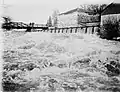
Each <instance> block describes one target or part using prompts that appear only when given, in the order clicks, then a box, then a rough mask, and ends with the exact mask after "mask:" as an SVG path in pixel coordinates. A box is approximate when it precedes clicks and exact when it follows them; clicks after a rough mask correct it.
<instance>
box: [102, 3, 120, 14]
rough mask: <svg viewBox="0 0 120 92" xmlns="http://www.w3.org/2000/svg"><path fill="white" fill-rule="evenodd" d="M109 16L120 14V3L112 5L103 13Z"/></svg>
mask: <svg viewBox="0 0 120 92" xmlns="http://www.w3.org/2000/svg"><path fill="white" fill-rule="evenodd" d="M109 14H120V3H111V4H109V5H108V6H107V7H106V8H105V9H104V11H103V12H102V15H109Z"/></svg>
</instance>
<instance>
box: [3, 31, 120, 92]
mask: <svg viewBox="0 0 120 92" xmlns="http://www.w3.org/2000/svg"><path fill="white" fill-rule="evenodd" d="M3 41H4V43H3V44H4V50H5V51H8V52H5V53H4V55H6V58H5V59H4V62H3V63H5V62H6V61H7V62H8V61H9V62H8V63H9V64H10V65H12V64H13V62H14V63H18V62H21V63H20V65H25V64H29V63H32V65H34V66H35V68H34V69H32V70H28V68H27V66H24V68H25V69H24V70H21V67H20V66H19V67H17V68H18V70H10V71H7V72H8V75H12V74H15V73H18V71H19V70H20V72H21V74H23V75H21V78H22V80H26V82H28V83H27V84H26V85H28V84H29V82H30V83H31V81H32V82H34V83H36V84H39V83H42V82H43V83H46V84H47V83H48V82H46V81H42V78H43V79H44V77H45V76H47V77H49V78H50V79H56V81H57V82H59V81H58V80H60V81H61V82H59V83H58V84H59V86H60V85H62V84H61V83H64V82H65V81H67V83H68V84H69V82H70V83H71V85H72V83H74V81H72V80H75V81H81V82H79V85H80V86H81V88H78V89H82V87H83V88H84V87H86V90H84V91H83V92H92V91H93V92H100V90H99V87H98V86H99V85H101V84H100V83H98V82H97V81H96V80H97V79H99V78H103V79H102V80H104V79H106V78H108V77H107V75H106V73H105V71H106V69H104V68H102V67H104V65H103V63H109V60H110V59H112V60H114V61H116V59H118V61H120V53H119V51H120V42H117V41H108V40H105V39H100V38H99V37H97V36H96V35H88V34H80V33H68V34H67V33H47V32H46V33H45V32H29V33H25V32H19V31H12V32H5V33H4V38H3ZM13 51H15V52H13ZM116 53H117V54H116ZM85 58H88V59H90V61H89V63H86V62H82V64H81V63H76V62H78V61H80V60H82V59H83V60H85ZM10 60H11V61H10ZM99 60H100V61H101V63H98V61H99ZM10 62H11V63H10ZM5 64H6V63H5ZM50 64H53V65H52V66H51V65H50ZM58 66H61V68H60V67H58ZM31 67H33V66H31ZM31 67H30V69H31ZM80 75H81V76H84V77H81V76H80ZM70 76H71V77H70ZM74 77H75V78H77V79H74ZM87 77H89V79H96V80H94V81H93V82H94V83H93V84H90V83H91V82H92V81H87ZM79 78H81V80H78V79H79ZM40 80H41V81H42V82H41V81H40ZM48 80H49V79H48ZM71 81H72V82H71ZM83 81H87V82H84V85H83V84H81V83H82V82H83ZM98 84H99V85H98ZM31 85H33V84H31ZM52 85H54V84H52ZM90 85H94V86H97V89H95V88H94V87H93V88H91V87H90ZM103 85H104V86H108V87H111V86H109V85H106V84H103ZM68 86H69V85H68ZM45 87H47V88H46V89H49V87H48V86H45ZM60 87H61V86H60ZM39 88H40V89H39V91H38V92H40V90H43V89H42V88H41V87H39ZM53 88H54V87H53ZM101 88H102V87H101ZM68 89H69V90H68V92H69V91H70V87H68ZM92 89H94V90H92ZM88 90H89V91H88ZM98 90H99V91H98ZM57 91H58V90H56V92H57ZM79 91H80V90H79ZM36 92H37V91H36ZM45 92H47V91H45ZM58 92H59V91H58ZM64 92H67V91H64ZM73 92H75V90H74V91H73ZM81 92H82V91H81ZM101 92H107V91H104V90H102V91H101Z"/></svg>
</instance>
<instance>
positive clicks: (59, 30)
mask: <svg viewBox="0 0 120 92" xmlns="http://www.w3.org/2000/svg"><path fill="white" fill-rule="evenodd" d="M98 29H99V26H84V27H65V28H52V29H41V30H39V29H38V30H36V29H35V30H34V29H33V32H34V31H40V32H48V33H86V34H94V33H96V32H97V30H98Z"/></svg>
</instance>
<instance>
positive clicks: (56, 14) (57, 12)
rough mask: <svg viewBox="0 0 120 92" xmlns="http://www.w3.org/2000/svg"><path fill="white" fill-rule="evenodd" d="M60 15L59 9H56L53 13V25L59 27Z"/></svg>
mask: <svg viewBox="0 0 120 92" xmlns="http://www.w3.org/2000/svg"><path fill="white" fill-rule="evenodd" d="M58 15H59V10H57V9H56V10H54V11H53V14H52V19H53V26H54V27H57V24H58Z"/></svg>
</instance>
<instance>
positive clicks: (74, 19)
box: [57, 8, 99, 27]
mask: <svg viewBox="0 0 120 92" xmlns="http://www.w3.org/2000/svg"><path fill="white" fill-rule="evenodd" d="M94 22H95V24H96V22H97V24H98V22H99V20H98V15H94V16H93V15H90V14H88V11H85V10H84V9H81V8H75V9H73V10H70V11H67V12H64V13H61V14H59V16H58V25H57V26H58V27H78V26H83V25H86V24H89V23H93V24H94Z"/></svg>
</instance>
